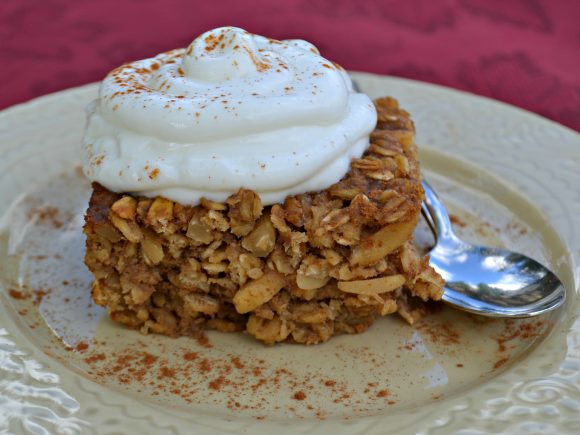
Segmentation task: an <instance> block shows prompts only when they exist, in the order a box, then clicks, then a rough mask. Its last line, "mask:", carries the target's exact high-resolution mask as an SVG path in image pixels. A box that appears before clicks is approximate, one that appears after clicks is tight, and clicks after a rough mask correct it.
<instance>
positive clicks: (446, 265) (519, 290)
mask: <svg viewBox="0 0 580 435" xmlns="http://www.w3.org/2000/svg"><path fill="white" fill-rule="evenodd" d="M423 189H425V201H424V202H423V206H422V210H421V211H422V212H423V216H424V217H425V219H426V220H427V223H428V224H429V226H430V227H431V230H432V231H433V233H434V235H435V238H436V240H437V243H436V245H435V247H434V248H433V250H432V251H431V252H430V254H429V255H430V257H431V266H433V268H434V269H435V270H436V271H437V272H439V274H440V275H441V276H442V277H443V279H445V281H446V283H445V290H444V292H443V300H444V301H445V302H447V303H448V304H450V305H453V306H454V307H455V308H458V309H460V310H464V311H469V312H471V313H475V314H481V315H483V316H489V317H531V316H537V315H539V314H542V313H545V312H548V311H550V310H553V309H555V308H557V307H559V306H560V305H562V303H563V302H564V299H565V297H566V291H565V289H564V286H563V285H562V283H561V282H560V280H559V279H558V278H557V277H556V275H554V274H553V273H552V272H550V271H549V270H548V269H546V268H545V267H544V266H542V265H541V264H540V263H538V262H537V261H535V260H532V259H531V258H529V257H526V256H524V255H521V254H517V253H515V252H511V251H508V250H506V249H498V248H488V247H485V246H476V245H471V244H469V243H467V242H464V241H463V240H461V239H459V238H458V237H457V236H456V235H455V233H454V232H453V229H452V227H451V221H450V220H449V215H448V214H447V210H446V209H445V206H444V205H443V204H442V203H441V201H440V199H439V197H438V196H437V194H436V193H435V192H434V191H433V189H432V188H431V186H430V185H429V183H427V182H426V181H423Z"/></svg>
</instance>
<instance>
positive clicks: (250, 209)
mask: <svg viewBox="0 0 580 435" xmlns="http://www.w3.org/2000/svg"><path fill="white" fill-rule="evenodd" d="M226 202H227V204H228V205H229V207H230V208H229V211H228V216H229V218H230V221H231V226H232V231H233V230H234V228H236V227H237V226H238V225H240V224H243V223H249V222H254V221H256V220H257V219H258V218H259V217H260V215H261V214H262V208H263V206H262V201H261V199H260V197H259V196H258V195H257V194H256V192H254V191H252V190H248V189H240V190H239V191H238V192H237V193H236V194H234V195H232V196H230V197H229V198H228V199H227V201H226ZM234 234H236V235H240V234H237V233H234ZM246 234H247V233H246ZM243 235H245V234H243Z"/></svg>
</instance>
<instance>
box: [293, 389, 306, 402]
mask: <svg viewBox="0 0 580 435" xmlns="http://www.w3.org/2000/svg"><path fill="white" fill-rule="evenodd" d="M292 398H293V399H294V400H304V399H306V394H305V393H304V391H298V392H296V393H294V396H292Z"/></svg>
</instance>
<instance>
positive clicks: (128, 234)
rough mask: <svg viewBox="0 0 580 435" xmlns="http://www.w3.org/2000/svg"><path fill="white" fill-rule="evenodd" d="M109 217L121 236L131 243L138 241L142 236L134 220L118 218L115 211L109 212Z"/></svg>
mask: <svg viewBox="0 0 580 435" xmlns="http://www.w3.org/2000/svg"><path fill="white" fill-rule="evenodd" d="M110 219H111V222H112V223H113V225H114V226H115V228H117V229H118V230H119V231H120V232H121V234H123V236H124V237H125V238H126V239H127V240H129V241H130V242H132V243H138V242H140V241H141V239H142V238H143V234H142V232H141V228H139V225H137V224H136V223H135V222H134V221H128V220H125V219H122V218H120V217H119V216H117V215H116V214H115V213H111V214H110Z"/></svg>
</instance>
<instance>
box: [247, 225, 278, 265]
mask: <svg viewBox="0 0 580 435" xmlns="http://www.w3.org/2000/svg"><path fill="white" fill-rule="evenodd" d="M275 244H276V230H274V226H273V225H272V221H271V220H270V217H269V216H268V215H264V216H262V217H261V218H260V220H259V221H258V223H257V224H256V226H255V227H254V229H253V230H252V232H251V233H250V234H248V235H247V236H246V237H244V239H243V240H242V246H243V247H244V249H247V250H248V251H250V252H251V253H252V254H254V255H255V256H256V257H266V256H267V255H268V254H269V253H270V252H272V249H274V245H275Z"/></svg>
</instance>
